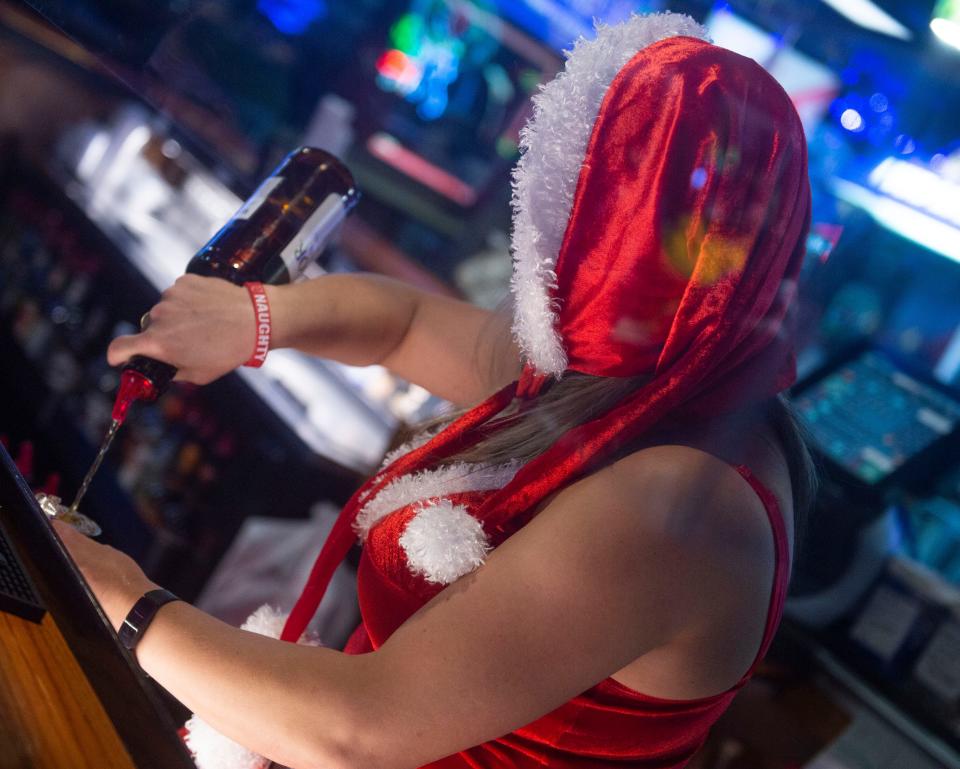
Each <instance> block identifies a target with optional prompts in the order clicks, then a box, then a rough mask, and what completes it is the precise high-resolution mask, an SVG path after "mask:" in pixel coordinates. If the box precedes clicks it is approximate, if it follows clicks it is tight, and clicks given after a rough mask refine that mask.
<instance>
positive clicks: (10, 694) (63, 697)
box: [0, 613, 134, 769]
mask: <svg viewBox="0 0 960 769" xmlns="http://www.w3.org/2000/svg"><path fill="white" fill-rule="evenodd" d="M0 746H2V748H0V767H2V768H3V769H21V768H22V769H88V768H89V769H133V767H134V763H133V761H132V760H131V758H130V755H129V753H127V750H126V748H124V746H123V743H122V742H121V741H120V738H119V737H118V736H117V733H116V730H114V728H113V724H112V723H111V722H110V719H109V718H108V717H107V714H106V712H104V709H103V705H101V704H100V700H99V699H97V695H96V694H95V693H94V691H93V689H92V688H91V687H90V683H89V682H88V681H87V678H86V676H84V674H83V671H82V670H80V666H79V665H78V664H77V661H76V659H75V658H74V656H73V654H72V653H71V652H70V648H69V647H68V646H67V643H66V641H64V639H63V636H62V635H61V634H60V630H59V629H58V628H57V626H56V623H55V622H54V621H53V619H52V618H51V617H50V614H49V613H48V614H47V615H46V616H45V617H44V618H43V622H42V623H41V624H39V625H38V624H36V623H34V622H29V621H27V620H25V619H21V618H20V617H15V616H13V615H12V614H3V613H0Z"/></svg>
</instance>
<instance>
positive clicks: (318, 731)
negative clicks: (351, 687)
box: [289, 703, 428, 769]
mask: <svg viewBox="0 0 960 769" xmlns="http://www.w3.org/2000/svg"><path fill="white" fill-rule="evenodd" d="M353 704H354V703H351V705H353ZM356 704H357V705H358V706H357V707H355V708H354V707H350V708H349V709H350V710H352V711H353V712H350V713H347V712H343V711H341V712H340V713H339V714H338V718H337V719H336V723H329V722H327V723H326V724H323V725H321V724H317V725H316V726H315V727H314V728H313V729H312V730H310V733H309V734H307V735H304V736H305V737H306V739H304V740H303V741H302V742H301V743H300V745H299V751H298V752H299V753H300V757H301V760H300V761H299V762H297V763H291V764H289V766H291V767H296V769H371V767H376V769H416V767H418V766H421V765H422V764H424V763H428V761H421V760H418V759H419V758H420V757H421V756H419V751H417V750H416V748H415V744H416V743H411V741H410V740H409V739H405V735H404V734H402V733H400V731H401V730H399V729H398V728H395V727H394V728H391V723H392V722H393V721H394V719H390V718H386V717H384V714H382V713H380V712H378V708H377V707H376V705H373V706H372V707H369V708H367V707H363V706H362V705H360V704H359V703H356Z"/></svg>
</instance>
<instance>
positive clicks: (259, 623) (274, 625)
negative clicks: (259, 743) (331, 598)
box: [186, 605, 319, 769]
mask: <svg viewBox="0 0 960 769" xmlns="http://www.w3.org/2000/svg"><path fill="white" fill-rule="evenodd" d="M286 621H287V615H286V614H283V613H282V612H280V611H279V610H277V609H275V608H273V607H272V606H267V605H264V606H261V607H260V608H259V609H257V610H256V611H255V612H254V613H253V614H251V615H250V617H249V618H248V619H247V621H246V622H244V623H243V625H242V628H243V630H249V631H250V632H251V633H259V634H260V635H265V636H267V637H269V638H279V637H280V633H281V632H283V626H284V624H285V623H286ZM300 643H302V644H306V645H308V646H319V641H318V640H317V639H315V638H312V637H307V636H304V637H303V638H301V639H300ZM186 727H187V730H188V732H189V733H188V734H187V737H186V744H187V748H188V749H189V750H190V752H191V753H192V754H193V760H194V762H195V763H196V765H197V767H198V769H265V767H266V766H267V765H268V764H269V763H270V761H269V759H266V758H264V757H263V756H261V755H259V754H257V753H254V752H253V751H252V750H248V749H247V748H245V747H243V745H240V744H239V743H237V742H234V741H233V740H231V739H230V738H229V737H226V736H224V735H223V734H221V733H220V732H218V731H217V730H216V729H214V728H213V727H212V726H210V724H208V723H207V722H206V721H204V720H203V719H202V718H200V717H199V716H197V715H193V716H192V717H191V718H190V720H189V721H187V723H186Z"/></svg>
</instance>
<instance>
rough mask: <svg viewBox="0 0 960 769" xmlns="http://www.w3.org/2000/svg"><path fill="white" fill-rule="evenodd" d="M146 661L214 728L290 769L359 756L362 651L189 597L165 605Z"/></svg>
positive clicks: (330, 765)
mask: <svg viewBox="0 0 960 769" xmlns="http://www.w3.org/2000/svg"><path fill="white" fill-rule="evenodd" d="M137 659H138V660H139V662H140V664H141V666H142V667H143V668H144V670H146V671H147V673H149V674H150V675H151V676H152V677H153V678H154V679H155V680H156V681H158V682H159V683H160V684H161V685H162V686H163V687H164V688H165V689H167V691H169V692H170V693H171V694H172V695H173V696H174V697H176V698H177V699H178V700H180V702H182V703H183V704H184V705H186V706H187V707H188V708H190V709H191V710H193V711H194V712H195V713H197V714H198V715H199V716H200V717H201V718H203V719H204V720H205V721H207V722H208V723H209V724H210V725H211V726H213V727H214V728H215V729H217V730H218V731H220V732H221V733H223V734H225V735H226V736H228V737H230V738H232V739H234V740H236V741H238V742H240V743H241V744H243V745H245V746H246V747H248V748H250V749H251V750H254V751H256V752H257V753H260V754H262V755H264V756H267V757H268V758H270V759H272V760H274V761H277V762H279V763H282V764H283V765H285V766H290V767H292V768H293V769H314V767H323V768H324V769H349V768H350V767H354V766H357V765H358V763H360V761H359V760H358V758H357V752H358V750H359V749H360V748H361V746H362V745H363V744H364V739H363V735H362V733H361V732H362V731H363V727H361V726H360V724H361V723H362V719H363V712H362V711H363V707H362V702H361V701H362V698H363V696H364V691H365V690H366V688H367V687H365V686H364V681H363V678H364V674H363V672H362V671H363V668H364V666H363V664H362V660H361V659H360V658H355V657H350V656H349V655H345V654H343V653H341V652H337V651H333V650H331V649H323V648H317V647H308V646H298V645H296V644H289V643H281V642H279V641H276V640H274V639H270V638H266V637H264V636H261V635H257V634H255V633H249V632H247V631H243V630H238V629H237V628H234V627H231V626H229V625H226V624H224V623H222V622H220V621H219V620H216V619H214V618H212V617H210V616H209V615H207V614H204V613H203V612H201V611H200V610H198V609H196V608H194V607H192V606H190V605H189V604H186V603H183V602H175V603H171V604H168V605H167V606H165V607H163V608H162V609H161V610H160V612H159V613H158V615H157V617H156V619H155V620H154V622H153V624H152V625H151V626H150V628H149V630H148V631H147V633H146V634H145V635H144V637H143V639H142V640H141V642H140V644H139V645H138V647H137Z"/></svg>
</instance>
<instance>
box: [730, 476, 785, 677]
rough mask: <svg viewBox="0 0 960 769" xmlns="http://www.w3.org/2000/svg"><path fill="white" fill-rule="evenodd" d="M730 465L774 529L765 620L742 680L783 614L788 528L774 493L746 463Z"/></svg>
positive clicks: (754, 662)
mask: <svg viewBox="0 0 960 769" xmlns="http://www.w3.org/2000/svg"><path fill="white" fill-rule="evenodd" d="M733 467H734V469H735V470H737V472H739V473H740V475H741V476H743V478H744V479H745V480H746V481H747V483H749V484H750V485H751V486H752V487H753V490H754V491H755V492H756V493H757V496H759V497H760V501H761V502H762V503H763V508H764V510H766V511H767V519H768V520H769V521H770V527H771V528H772V529H773V545H774V576H773V587H772V589H771V591H770V603H769V607H768V609H767V622H766V625H765V626H764V630H763V639H762V640H761V642H760V649H759V651H758V652H757V656H756V657H755V658H754V660H753V663H752V664H751V665H750V668H749V669H748V670H747V672H746V674H745V675H744V679H746V678H748V677H749V676H750V675H752V674H753V671H754V669H755V668H756V666H757V665H758V664H759V663H760V660H761V659H763V657H764V655H765V654H766V653H767V650H768V649H769V648H770V644H771V643H772V642H773V636H774V634H775V633H776V630H777V627H778V626H779V624H780V619H781V618H782V616H783V605H784V603H785V601H786V598H787V587H788V586H789V582H790V543H789V541H788V539H787V527H786V523H785V521H784V520H783V513H782V511H781V510H780V504H779V502H777V498H776V497H775V496H774V494H773V492H772V491H770V489H768V488H767V487H766V486H765V485H764V484H763V483H761V482H760V480H759V479H758V478H757V477H756V476H755V475H754V474H753V472H752V471H751V470H750V468H749V467H747V466H746V465H733Z"/></svg>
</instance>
